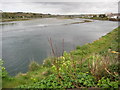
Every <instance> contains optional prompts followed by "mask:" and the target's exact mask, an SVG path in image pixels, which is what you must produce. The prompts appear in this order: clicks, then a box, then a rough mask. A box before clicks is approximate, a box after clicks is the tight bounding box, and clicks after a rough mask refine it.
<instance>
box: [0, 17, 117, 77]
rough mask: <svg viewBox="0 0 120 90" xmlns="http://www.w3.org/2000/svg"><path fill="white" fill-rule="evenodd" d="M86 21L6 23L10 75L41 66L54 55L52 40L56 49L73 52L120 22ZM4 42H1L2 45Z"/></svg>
mask: <svg viewBox="0 0 120 90" xmlns="http://www.w3.org/2000/svg"><path fill="white" fill-rule="evenodd" d="M80 21H83V19H55V18H44V19H34V20H29V21H13V22H4V23H3V24H2V25H0V27H2V40H1V41H2V58H3V60H4V66H5V67H6V69H7V71H8V72H9V74H10V75H16V74H17V73H19V72H23V73H24V72H27V70H28V65H29V63H30V62H31V61H32V60H35V61H37V62H38V63H41V64H42V62H43V59H45V58H46V57H48V56H50V52H51V48H50V45H49V42H48V38H51V39H52V41H53V44H54V47H57V50H58V51H61V50H62V40H63V39H64V49H65V51H67V52H69V51H70V50H73V49H75V47H76V46H77V45H84V44H85V43H90V42H92V41H94V40H96V39H98V38H100V37H101V36H103V35H105V34H107V33H108V32H110V31H112V30H113V29H114V28H116V27H117V26H118V23H117V22H112V21H98V20H94V21H93V22H86V23H80V24H70V23H73V22H80ZM1 41H0V43H1Z"/></svg>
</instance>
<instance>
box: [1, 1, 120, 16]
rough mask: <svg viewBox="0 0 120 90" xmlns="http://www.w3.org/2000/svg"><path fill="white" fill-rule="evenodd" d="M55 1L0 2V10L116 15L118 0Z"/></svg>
mask: <svg viewBox="0 0 120 90" xmlns="http://www.w3.org/2000/svg"><path fill="white" fill-rule="evenodd" d="M45 1H47V2H45ZM48 1H49V2H48ZM56 1H58V2H56ZM56 1H55V0H44V2H43V0H2V1H1V2H2V3H1V5H0V9H1V10H2V11H4V12H35V13H50V14H86V13H111V12H112V13H117V12H118V1H119V0H92V1H90V0H89V2H88V0H64V1H62V0H61V1H60V0H56ZM73 1H74V2H73Z"/></svg>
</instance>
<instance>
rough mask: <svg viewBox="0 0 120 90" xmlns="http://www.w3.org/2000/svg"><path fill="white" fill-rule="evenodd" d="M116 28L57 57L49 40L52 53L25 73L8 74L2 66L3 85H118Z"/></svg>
mask: <svg viewBox="0 0 120 90" xmlns="http://www.w3.org/2000/svg"><path fill="white" fill-rule="evenodd" d="M119 29H120V27H118V28H117V29H115V30H113V31H112V32H110V33H108V34H107V35H105V36H103V37H102V38H100V39H99V40H96V41H94V42H93V43H88V44H86V45H83V46H77V47H76V50H73V51H71V52H69V53H67V52H64V53H63V55H62V56H60V57H57V55H56V52H55V51H54V48H53V45H52V43H51V46H52V47H51V48H52V52H53V57H50V58H47V59H46V60H44V63H43V65H39V64H38V63H36V62H35V61H33V62H31V64H30V65H29V71H28V72H27V73H25V74H23V73H19V74H18V75H17V76H15V77H11V76H9V75H8V73H7V71H6V70H5V68H4V67H2V66H1V68H2V80H3V82H2V83H3V88H85V87H87V88H88V87H94V88H119V87H120V71H119V69H120V62H119V55H120V53H119V42H120V39H119V38H118V35H119V34H120V33H118V30H119ZM1 64H2V62H1ZM1 64H0V65H1Z"/></svg>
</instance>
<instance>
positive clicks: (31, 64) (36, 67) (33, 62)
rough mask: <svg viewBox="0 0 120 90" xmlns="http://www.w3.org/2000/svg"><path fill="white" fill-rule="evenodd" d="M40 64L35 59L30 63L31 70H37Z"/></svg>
mask: <svg viewBox="0 0 120 90" xmlns="http://www.w3.org/2000/svg"><path fill="white" fill-rule="evenodd" d="M39 67H40V66H39V64H38V63H37V62H35V61H32V62H31V63H30V65H29V70H30V71H35V70H38V69H39Z"/></svg>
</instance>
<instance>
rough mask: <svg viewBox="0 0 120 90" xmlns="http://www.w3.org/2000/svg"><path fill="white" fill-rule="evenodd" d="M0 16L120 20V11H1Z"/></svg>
mask: <svg viewBox="0 0 120 90" xmlns="http://www.w3.org/2000/svg"><path fill="white" fill-rule="evenodd" d="M0 13H1V14H0V15H1V16H0V18H2V19H1V21H2V22H4V21H14V20H15V21H16V20H27V19H32V18H54V17H55V18H62V19H72V18H84V19H94V20H109V21H120V13H105V14H75V15H59V14H57V15H54V14H42V13H31V12H2V11H1V12H0Z"/></svg>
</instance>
